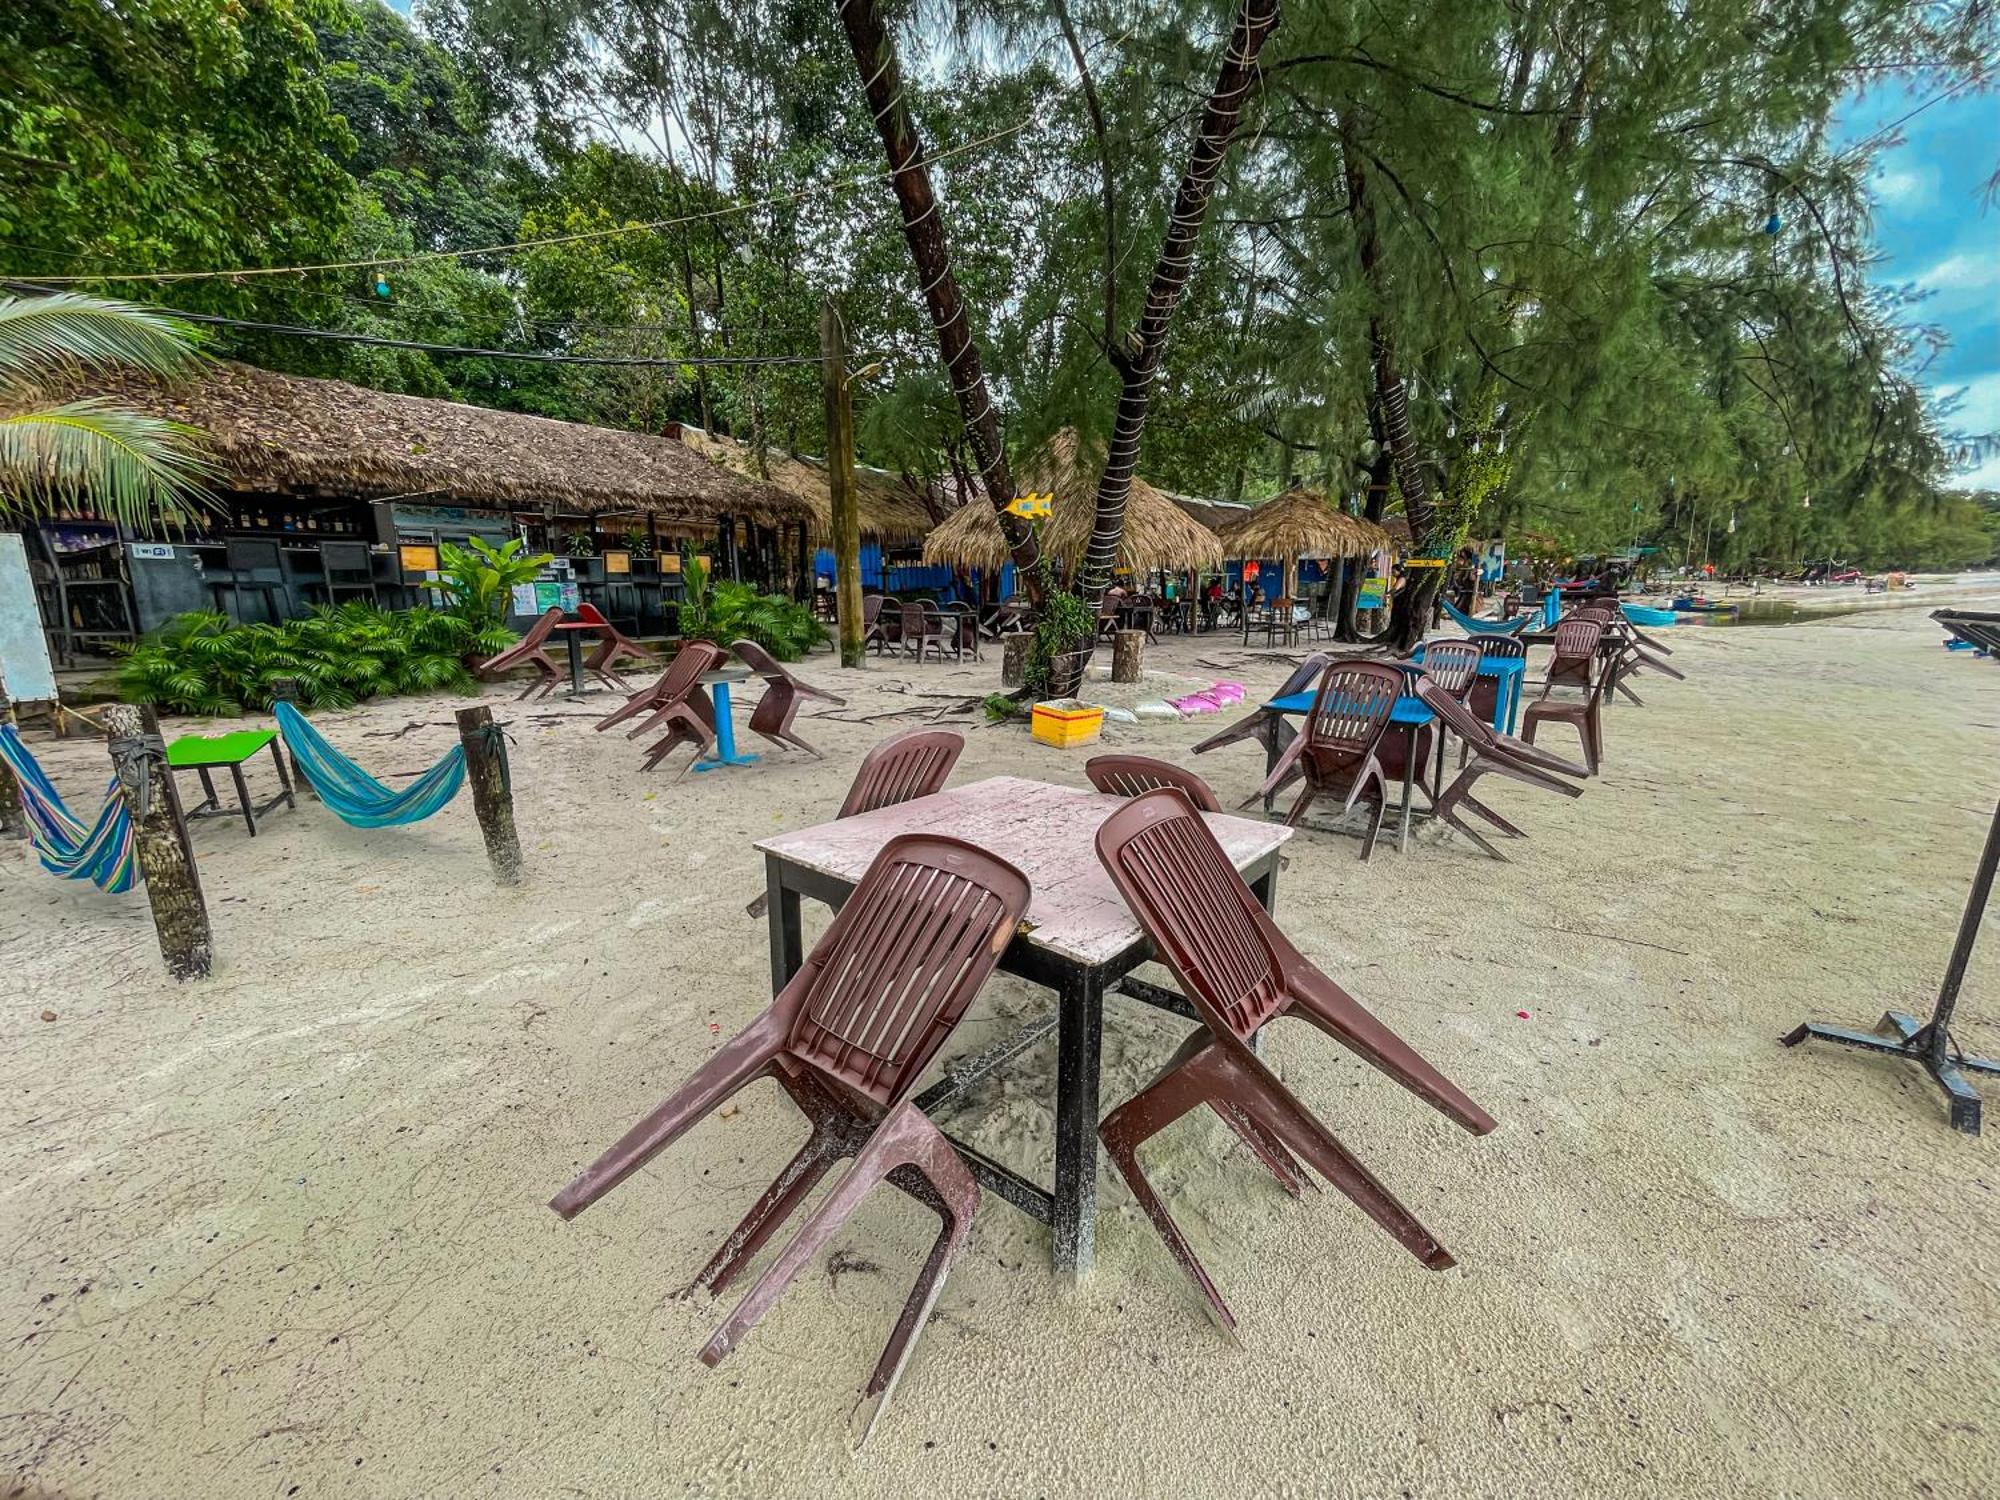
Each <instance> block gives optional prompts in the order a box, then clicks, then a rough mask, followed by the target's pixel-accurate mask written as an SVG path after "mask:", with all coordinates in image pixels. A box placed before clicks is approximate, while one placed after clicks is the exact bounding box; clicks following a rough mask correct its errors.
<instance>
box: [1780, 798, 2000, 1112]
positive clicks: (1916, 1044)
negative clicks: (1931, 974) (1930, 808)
mask: <svg viewBox="0 0 2000 1500" xmlns="http://www.w3.org/2000/svg"><path fill="white" fill-rule="evenodd" d="M1996 865H2000V806H1996V807H1995V808H1994V809H1993V824H1992V826H1991V827H1990V828H1989V829H1987V831H1986V848H1985V850H1984V851H1983V852H1982V853H1981V854H1980V856H1979V869H1978V870H1977V871H1976V872H1975V873H1974V875H1973V877H1972V893H1971V895H1970V896H1969V897H1968V898H1967V899H1966V903H1965V915H1964V916H1963V917H1962V918H1960V919H1959V924H1958V941H1957V942H1955V943H1954V944H1952V949H1951V961H1950V962H1949V963H1948V964H1947V965H1946V966H1945V971H1944V983H1943V985H1941V986H1940V987H1939V989H1938V998H1937V1006H1936V1008H1935V1009H1933V1010H1932V1011H1931V1018H1930V1020H1928V1021H1924V1022H1919V1021H1918V1020H1917V1018H1916V1017H1915V1016H1907V1015H1904V1014H1903V1013H1902V1012H1901V1011H1893V1010H1892V1011H1890V1012H1888V1013H1887V1014H1886V1015H1884V1016H1883V1017H1882V1019H1881V1021H1880V1023H1878V1025H1877V1026H1876V1028H1875V1030H1874V1031H1855V1030H1852V1029H1850V1028H1848V1027H1845V1026H1826V1025H1822V1024H1821V1023H1819V1022H1817V1021H1808V1022H1806V1023H1805V1024H1804V1025H1802V1026H1800V1027H1799V1028H1798V1029H1797V1030H1796V1031H1793V1032H1792V1033H1791V1034H1790V1035H1788V1036H1786V1037H1785V1038H1784V1039H1783V1040H1784V1044H1785V1045H1786V1046H1787V1047H1796V1046H1797V1045H1798V1044H1799V1043H1800V1042H1803V1041H1805V1040H1806V1039H1807V1038H1809V1037H1816V1038H1818V1039H1819V1040H1820V1041H1823V1042H1839V1043H1840V1044H1841V1045H1842V1046H1844V1047H1860V1048H1862V1049H1863V1050H1864V1051H1868V1052H1886V1053H1888V1054H1890V1055H1891V1056H1894V1057H1902V1058H1907V1059H1909V1060H1910V1061H1911V1062H1914V1063H1921V1064H1922V1065H1923V1068H1924V1071H1925V1072H1927V1073H1929V1074H1930V1075H1931V1077H1932V1078H1933V1079H1935V1080H1936V1081H1937V1085H1938V1087H1939V1088H1941V1089H1943V1090H1944V1093H1945V1099H1946V1101H1947V1102H1948V1104H1949V1106H1950V1109H1951V1128H1952V1129H1953V1130H1962V1131H1964V1132H1965V1133H1966V1134H1967V1135H1978V1134H1979V1103H1980V1101H1979V1093H1978V1091H1977V1090H1976V1089H1974V1088H1973V1086H1972V1085H1971V1083H1969V1082H1968V1081H1967V1080H1966V1077H1965V1074H1966V1073H1967V1072H1972V1073H1993V1074H2000V1061H1994V1060H1992V1059H1989V1058H1983V1057H1966V1056H1964V1055H1963V1054H1962V1053H1958V1052H1954V1051H1953V1050H1952V1046H1951V1014H1952V1011H1953V1010H1954V1009H1955V1008H1956V1007H1957V1005H1958V989H1959V986H1960V984H1962V983H1963V982H1964V980H1965V970H1966V966H1967V965H1968V964H1970V963H1971V961H1972V947H1973V944H1974V943H1975V942H1977V941H1978V938H1979V924H1980V923H1981V922H1982V921H1984V920H1985V918H1986V901H1987V897H1988V896H1989V895H1991V894H1992V891H1993V874H1994V868H1995V866H1996ZM1884 1031H1893V1032H1894V1033H1895V1035H1894V1036H1893V1037H1888V1036H1884V1035H1882V1033H1883V1032H1884Z"/></svg>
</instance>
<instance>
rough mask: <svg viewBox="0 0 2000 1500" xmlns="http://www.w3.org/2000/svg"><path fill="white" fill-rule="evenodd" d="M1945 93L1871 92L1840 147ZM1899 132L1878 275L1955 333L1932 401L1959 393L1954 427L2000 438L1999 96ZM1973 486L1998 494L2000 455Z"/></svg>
mask: <svg viewBox="0 0 2000 1500" xmlns="http://www.w3.org/2000/svg"><path fill="white" fill-rule="evenodd" d="M1938 91H1939V89H1938V86H1937V85H1931V86H1930V87H1925V86H1924V85H1923V84H1922V83H1921V82H1919V83H1917V84H1916V85H1914V86H1897V87H1893V88H1885V89H1878V90H1874V91H1872V92H1870V93H1869V94H1867V95H1865V96H1863V97H1862V98H1859V99H1857V100H1855V101H1854V102H1853V103H1852V104H1851V105H1849V107H1848V108H1847V110H1846V111H1844V115H1843V118H1842V120H1841V126H1840V131H1839V138H1840V139H1841V140H1843V141H1861V140H1864V139H1867V138H1868V137H1870V136H1872V135H1875V134H1876V132H1878V131H1880V130H1881V129H1882V128H1883V127H1884V126H1886V125H1888V124H1889V123H1890V122H1892V121H1894V120H1897V119H1899V118H1900V117H1902V116H1904V115H1907V114H1909V113H1910V111H1911V110H1914V109H1918V108H1920V107H1922V106H1924V105H1925V103H1926V101H1927V100H1929V99H1931V98H1932V97H1933V96H1934V95H1935V94H1937V93H1938ZM1900 133H1901V134H1902V136H1903V137H1904V139H1903V142H1902V144H1901V145H1898V146H1896V147H1895V148H1894V149H1892V150H1890V151H1886V152H1884V153H1883V154H1882V157H1881V160H1880V163H1879V165H1878V167H1877V169H1876V172H1875V176H1874V180H1873V183H1872V184H1871V185H1872V186H1873V188H1874V193H1875V242H1876V246H1877V248H1878V249H1879V250H1880V252H1881V255H1882V261H1881V263H1880V264H1879V265H1877V266H1875V267H1874V268H1873V269H1872V270H1871V271H1870V277H1871V279H1872V280H1874V281H1875V282H1877V283H1879V284H1883V285H1892V286H1893V285H1899V284H1905V283H1907V284H1911V285H1914V286H1915V287H1917V288H1918V289H1919V290H1920V291H1922V292H1923V293H1924V294H1925V300H1924V303H1923V305H1922V316H1923V317H1924V318H1925V320H1926V321H1928V322H1932V323H1936V324H1938V325H1939V326H1941V327H1942V328H1944V329H1945V330H1946V331H1947V332H1948V333H1949V334H1950V335H1951V347H1950V348H1949V349H1947V350H1945V352H1944V353H1943V355H1941V356H1940V357H1939V358H1938V360H1937V362H1936V363H1935V364H1934V365H1932V366H1931V368H1930V370H1929V371H1928V372H1927V374H1926V376H1925V379H1926V381H1927V383H1928V384H1929V385H1930V387H1931V389H1932V391H1933V392H1934V393H1935V394H1937V395H1939V396H1944V395H1947V394H1951V393H1958V394H1960V396H1961V400H1962V404H1961V406H1960V407H1959V410H1958V412H1957V413H1956V415H1955V416H1953V417H1952V418H1951V424H1950V425H1952V426H1953V427H1955V428H1957V429H1959V430H1962V431H1964V432H1968V433H2000V205H1995V206H1992V207H1989V206H1987V204H1986V201H1985V190H1986V183H1987V181H1988V179H1989V178H1991V177H1992V175H1993V173H1994V171H1995V169H1996V168H2000V94H1994V93H1986V94H1978V93H1974V92H1972V91H1967V92H1965V93H1963V94H1959V95H1956V96H1954V97H1949V98H1946V99H1944V100H1943V101H1942V102H1940V103H1936V104H1932V105H1930V106H1929V107H1928V108H1923V110H1922V113H1920V114H1918V115H1916V116H1915V118H1913V119H1910V120H1909V121H1907V122H1906V123H1905V124H1904V125H1902V126H1901V127H1900ZM1967 480H1968V482H1970V483H1973V484H1978V485H1983V486H1985V487H1986V488H1989V489H2000V455H1996V456H1994V457H1991V458H1988V459H1987V460H1986V461H1985V462H1984V463H1982V464H1979V465H1978V466H1977V467H1975V468H1974V469H1973V470H1971V472H1970V473H1969V474H1968V476H1967Z"/></svg>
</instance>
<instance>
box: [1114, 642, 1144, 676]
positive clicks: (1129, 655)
mask: <svg viewBox="0 0 2000 1500" xmlns="http://www.w3.org/2000/svg"><path fill="white" fill-rule="evenodd" d="M1145 671H1146V632H1145V631H1143V630H1121V631H1119V632H1118V633H1117V634H1116V635H1114V636H1112V637H1111V680H1112V681H1113V682H1137V681H1138V680H1139V679H1140V677H1141V676H1143V675H1144V674H1145Z"/></svg>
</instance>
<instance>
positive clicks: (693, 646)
mask: <svg viewBox="0 0 2000 1500" xmlns="http://www.w3.org/2000/svg"><path fill="white" fill-rule="evenodd" d="M722 655H723V653H722V648H721V647H720V646H718V645H716V644H715V643H714V642H713V641H683V642H682V643H681V649H680V650H679V651H677V652H675V653H674V659H673V660H672V661H671V662H669V663H668V664H667V670H666V671H665V672H664V673H662V674H661V677H660V681H659V683H658V685H657V686H655V687H654V689H653V700H654V704H655V706H656V707H659V708H666V707H668V706H670V705H672V704H675V703H678V702H680V701H681V699H683V698H685V697H686V696H687V695H688V694H689V693H690V692H692V691H693V690H694V686H695V679H696V678H697V677H699V676H701V674H702V673H704V672H712V671H714V670H715V668H716V666H717V665H718V664H719V663H720V662H721V661H722Z"/></svg>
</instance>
